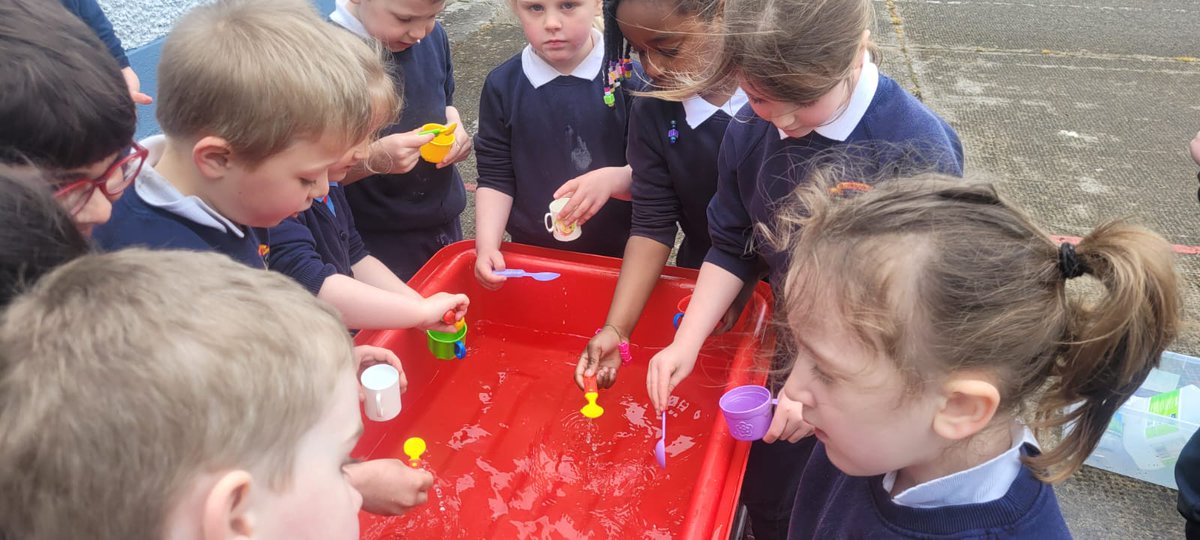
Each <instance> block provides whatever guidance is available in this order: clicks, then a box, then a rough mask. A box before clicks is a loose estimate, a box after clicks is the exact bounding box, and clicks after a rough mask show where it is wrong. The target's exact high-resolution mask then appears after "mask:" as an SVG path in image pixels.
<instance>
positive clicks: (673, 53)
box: [658, 49, 679, 58]
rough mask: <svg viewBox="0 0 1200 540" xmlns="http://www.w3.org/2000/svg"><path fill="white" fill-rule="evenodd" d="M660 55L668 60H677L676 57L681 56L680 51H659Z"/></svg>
mask: <svg viewBox="0 0 1200 540" xmlns="http://www.w3.org/2000/svg"><path fill="white" fill-rule="evenodd" d="M658 54H661V55H663V56H665V57H667V58H675V57H676V56H679V49H659V50H658Z"/></svg>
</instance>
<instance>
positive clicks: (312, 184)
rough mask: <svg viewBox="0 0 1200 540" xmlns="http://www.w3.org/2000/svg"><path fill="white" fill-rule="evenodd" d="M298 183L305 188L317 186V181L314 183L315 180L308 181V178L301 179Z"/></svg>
mask: <svg viewBox="0 0 1200 540" xmlns="http://www.w3.org/2000/svg"><path fill="white" fill-rule="evenodd" d="M300 183H301V184H304V185H306V186H315V185H317V181H316V180H310V179H308V178H301V179H300Z"/></svg>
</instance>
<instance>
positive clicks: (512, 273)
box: [495, 268, 561, 281]
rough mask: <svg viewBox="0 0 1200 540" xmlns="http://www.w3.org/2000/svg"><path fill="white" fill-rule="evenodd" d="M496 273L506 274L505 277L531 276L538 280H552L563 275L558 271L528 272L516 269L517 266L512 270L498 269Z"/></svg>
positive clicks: (498, 274)
mask: <svg viewBox="0 0 1200 540" xmlns="http://www.w3.org/2000/svg"><path fill="white" fill-rule="evenodd" d="M495 274H496V275H497V276H504V277H511V278H518V277H530V278H533V279H535V280H537V281H552V280H555V279H558V277H559V276H560V275H561V274H558V273H556V272H526V271H524V270H520V269H516V268H514V269H510V270H497V271H496V272H495Z"/></svg>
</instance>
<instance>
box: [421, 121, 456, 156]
mask: <svg viewBox="0 0 1200 540" xmlns="http://www.w3.org/2000/svg"><path fill="white" fill-rule="evenodd" d="M456 127H458V124H454V123H452V124H450V125H448V126H443V125H441V124H425V125H423V126H421V131H423V132H429V133H436V135H434V136H433V140H432V141H429V142H427V143H425V144H422V145H421V159H424V160H425V161H428V162H430V163H441V162H442V160H443V159H446V156H448V155H450V147H451V146H454V128H456Z"/></svg>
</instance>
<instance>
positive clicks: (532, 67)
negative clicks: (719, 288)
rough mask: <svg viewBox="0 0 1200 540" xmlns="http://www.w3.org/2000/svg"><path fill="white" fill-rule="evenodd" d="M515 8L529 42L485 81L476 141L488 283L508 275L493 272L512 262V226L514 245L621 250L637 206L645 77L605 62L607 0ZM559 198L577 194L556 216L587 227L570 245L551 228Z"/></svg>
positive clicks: (523, 0)
mask: <svg viewBox="0 0 1200 540" xmlns="http://www.w3.org/2000/svg"><path fill="white" fill-rule="evenodd" d="M511 5H512V7H513V9H514V10H516V13H517V18H518V19H519V20H520V21H521V28H522V29H523V30H524V31H525V39H526V40H528V41H529V44H528V45H527V46H526V47H525V49H524V50H523V51H522V52H521V53H520V54H518V55H516V56H514V57H513V58H511V59H509V60H508V61H507V62H505V63H503V64H501V65H500V66H499V67H497V68H496V69H494V70H492V72H491V73H489V74H488V76H487V80H486V81H484V85H483V95H482V97H481V98H480V101H479V134H478V135H477V140H476V141H475V145H476V147H477V150H476V156H475V158H476V163H477V165H478V169H479V189H478V190H477V191H476V192H475V197H476V203H475V234H476V239H475V248H476V250H477V253H478V260H477V262H476V264H475V277H476V278H477V279H478V280H479V282H480V283H481V284H482V285H483V286H484V287H487V288H490V289H496V288H498V287H500V286H501V285H502V284H503V283H504V281H505V278H504V277H502V276H497V275H496V274H495V271H496V270H503V269H504V268H505V265H504V256H503V255H502V254H501V253H500V241H501V239H502V238H503V236H504V231H505V229H507V230H508V233H509V234H511V235H512V240H513V241H514V242H519V243H523V244H532V245H537V246H544V247H553V248H557V249H569V250H572V251H582V252H587V253H596V254H599V255H607V256H610V257H619V256H620V255H621V253H622V251H623V250H624V247H625V241H626V240H628V238H629V223H630V212H631V210H630V204H629V203H628V202H625V200H628V199H629V184H630V168H629V166H628V165H627V164H626V159H625V140H626V133H627V124H628V121H629V106H630V101H631V96H630V95H629V93H628V90H630V89H633V90H636V89H639V88H640V87H641V82H640V79H641V77H642V75H641V73H640V69H636V68H635V66H633V64H632V63H626V64H618V65H615V66H612V65H610V66H605V65H604V47H605V45H604V37H603V36H602V35H601V33H600V32H599V31H598V30H595V29H594V28H593V27H592V26H593V24H594V21H595V19H596V16H597V15H598V14H599V13H600V11H599V10H600V0H513V1H512V2H511ZM635 69H636V71H638V72H637V73H635V72H634V71H635ZM561 197H570V198H571V200H570V202H569V203H568V204H567V206H566V207H564V208H562V210H561V212H560V213H559V215H558V218H557V220H558V221H559V222H561V223H565V224H568V225H570V224H574V225H583V224H584V223H586V224H587V227H586V228H583V229H582V230H577V231H579V235H578V238H577V239H574V240H572V241H563V240H559V239H558V238H557V237H556V236H555V235H552V234H551V233H550V232H547V227H548V225H547V222H548V221H549V220H548V219H546V213H547V211H548V210H549V207H550V203H551V202H552V201H554V200H555V199H558V198H561ZM611 197H617V198H623V199H624V200H619V201H610V200H609V199H610V198H611Z"/></svg>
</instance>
